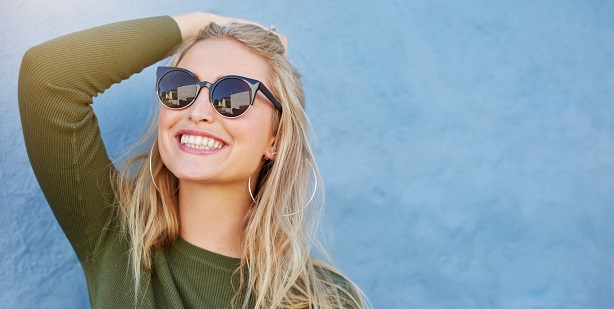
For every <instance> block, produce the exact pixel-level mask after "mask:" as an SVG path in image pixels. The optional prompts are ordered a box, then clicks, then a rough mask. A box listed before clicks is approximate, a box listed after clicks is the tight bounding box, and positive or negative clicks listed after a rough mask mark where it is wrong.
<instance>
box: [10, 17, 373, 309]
mask: <svg viewBox="0 0 614 309" xmlns="http://www.w3.org/2000/svg"><path fill="white" fill-rule="evenodd" d="M237 22H238V23H237ZM201 29H202V31H201ZM283 42H285V38H283V36H281V35H279V34H278V33H276V32H274V31H273V30H270V29H264V28H262V27H261V26H258V25H255V24H253V23H251V22H247V21H244V20H237V19H231V18H226V17H222V16H217V15H213V14H206V13H192V14H186V15H181V16H176V17H172V18H171V17H155V18H149V19H142V20H134V21H128V22H123V23H116V24H111V25H107V26H103V27H98V28H93V29H89V30H85V31H81V32H77V33H73V34H70V35H67V36H64V37H60V38H57V39H55V40H51V41H49V42H47V43H44V44H41V45H39V46H36V47H34V48H32V49H30V50H29V51H28V52H27V53H26V55H25V56H24V59H23V63H22V67H21V72H20V77H19V103H20V111H21V118H22V126H23V130H24V137H25V140H26V146H27V150H28V155H29V157H30V161H31V162H32V166H33V169H34V171H35V174H36V176H37V179H38V181H39V183H40V185H41V188H42V189H43V192H44V193H45V196H46V198H47V200H48V202H49V204H50V205H51V207H52V209H53V212H54V214H55V216H56V218H57V219H58V221H59V223H60V225H61V226H62V229H63V230H64V232H65V233H66V235H67V237H68V239H69V240H70V242H71V244H72V246H73V247H74V249H75V251H76V253H77V256H78V258H79V260H80V262H81V264H82V266H83V269H84V271H85V275H86V279H87V282H88V289H89V295H90V301H91V304H92V307H96V308H98V307H104V308H124V307H126V308H128V307H130V308H134V307H139V308H140V307H143V308H151V307H160V308H182V307H190V308H228V307H235V308H306V307H311V308H360V307H362V306H363V304H362V302H361V300H360V297H359V296H358V294H357V293H358V291H359V290H358V289H357V288H356V287H355V286H354V285H353V284H352V283H351V281H349V280H348V279H346V278H345V277H343V276H342V275H340V274H339V272H338V271H336V270H335V269H334V268H332V267H331V266H328V265H326V264H325V263H322V262H320V261H318V260H317V259H315V258H314V257H312V256H311V255H310V248H311V247H312V246H318V243H317V241H316V240H315V229H316V227H317V221H318V220H317V219H318V216H319V215H320V213H321V206H320V203H319V200H321V195H322V193H321V190H320V189H321V187H322V186H321V185H320V186H318V183H319V181H318V178H319V174H318V172H317V167H316V164H315V162H314V160H313V154H312V152H311V149H310V147H309V141H308V139H309V136H310V131H309V125H308V120H307V118H306V115H305V112H304V109H303V105H304V97H303V93H302V87H301V83H300V78H299V75H298V73H297V72H296V70H295V69H294V68H293V67H292V65H291V64H290V63H289V62H288V60H287V58H286V56H285V52H286V48H285V46H284V43H283ZM171 50H174V58H173V61H172V63H171V65H170V66H169V67H160V68H158V79H157V83H156V91H157V94H158V98H159V100H160V102H161V103H162V104H161V105H162V107H161V108H160V110H159V114H158V122H157V126H153V127H152V130H150V133H149V134H148V135H146V136H145V137H144V138H143V140H142V141H141V143H145V144H150V145H151V148H150V150H148V151H147V152H146V153H143V154H141V155H138V156H136V157H134V158H132V159H131V160H128V162H127V164H126V165H124V166H123V167H122V168H121V169H120V170H119V171H117V170H116V169H115V168H114V167H113V165H112V164H111V162H110V161H109V159H108V156H107V154H106V151H105V149H104V145H103V143H102V140H101V137H100V132H99V129H98V126H97V122H96V118H95V116H94V114H93V112H92V109H91V107H90V104H91V103H92V98H93V97H94V96H96V95H97V94H98V93H100V92H103V91H104V90H105V89H107V88H109V87H110V86H111V85H112V84H113V83H117V82H120V81H121V80H123V79H126V78H128V77H129V76H130V75H132V74H134V73H137V72H140V71H141V70H142V69H143V68H145V67H147V66H149V65H151V64H153V63H155V62H157V61H159V60H161V59H163V58H164V57H165V56H166V55H167V54H168V53H169V51H171ZM120 104H125V105H126V110H129V108H130V104H135V103H134V102H120Z"/></svg>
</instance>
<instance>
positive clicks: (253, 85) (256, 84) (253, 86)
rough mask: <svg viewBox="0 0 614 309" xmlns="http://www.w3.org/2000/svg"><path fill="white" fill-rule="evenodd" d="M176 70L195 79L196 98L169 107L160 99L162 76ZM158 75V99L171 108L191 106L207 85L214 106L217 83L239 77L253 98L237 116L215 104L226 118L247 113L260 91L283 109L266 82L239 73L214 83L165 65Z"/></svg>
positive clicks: (178, 108)
mask: <svg viewBox="0 0 614 309" xmlns="http://www.w3.org/2000/svg"><path fill="white" fill-rule="evenodd" d="M174 71H181V72H185V73H187V74H188V75H190V76H191V77H192V78H193V79H194V84H195V85H196V95H195V96H194V99H192V101H191V102H190V103H188V104H187V105H186V106H183V107H169V106H167V105H166V104H164V103H162V100H161V99H160V81H161V80H162V78H163V77H164V75H166V74H168V73H170V72H174ZM156 77H157V82H156V94H157V95H158V101H160V103H161V104H162V105H163V106H164V107H166V108H168V109H171V110H181V109H184V108H187V107H189V106H190V105H192V103H194V101H196V98H198V95H199V94H200V90H201V89H202V88H203V87H207V88H209V102H210V103H211V105H212V106H213V101H212V100H211V98H212V97H213V91H215V87H217V85H218V84H219V83H221V82H222V81H224V80H227V79H238V80H240V81H242V82H244V83H246V84H247V85H248V86H249V88H250V90H251V98H250V102H249V106H248V107H247V109H246V110H245V111H244V112H243V113H241V114H240V115H237V116H226V115H224V114H222V113H220V112H219V111H218V110H217V109H216V108H215V106H213V109H214V110H215V111H216V112H217V113H218V114H219V115H220V116H222V117H225V118H237V117H241V116H242V115H243V114H245V113H247V111H248V110H249V108H250V107H251V106H252V105H254V100H255V99H256V95H257V92H258V91H261V92H262V94H264V96H265V97H267V99H269V101H271V103H273V105H274V106H275V108H277V109H278V110H279V111H280V112H281V111H282V108H281V104H279V101H277V99H276V98H275V96H274V95H273V93H271V92H270V91H269V89H267V88H266V86H264V84H263V83H262V82H261V81H258V80H255V79H251V78H247V77H244V76H239V75H227V76H223V77H221V78H220V79H218V80H216V81H215V82H213V83H210V82H208V81H202V82H201V81H199V80H198V78H196V75H194V73H192V72H191V71H189V70H187V69H184V68H178V67H163V66H160V67H158V70H157V72H156Z"/></svg>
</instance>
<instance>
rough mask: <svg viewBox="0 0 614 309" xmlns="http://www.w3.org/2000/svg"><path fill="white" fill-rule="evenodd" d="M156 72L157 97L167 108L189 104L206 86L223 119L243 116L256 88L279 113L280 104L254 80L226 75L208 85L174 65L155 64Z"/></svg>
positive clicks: (180, 107)
mask: <svg viewBox="0 0 614 309" xmlns="http://www.w3.org/2000/svg"><path fill="white" fill-rule="evenodd" d="M156 75H157V78H158V83H157V84H156V91H157V93H158V99H160V102H161V103H162V104H164V106H166V107H168V108H170V109H184V108H186V107H188V106H190V104H192V103H194V101H196V97H197V96H198V94H199V93H200V90H201V89H202V88H203V87H207V88H209V101H210V102H211V104H212V105H213V108H214V109H215V110H216V111H217V112H218V113H219V114H220V115H222V116H224V117H226V118H236V117H239V116H241V115H243V114H244V113H245V112H246V111H247V110H248V109H249V107H250V106H252V105H253V104H254V99H255V98H256V93H257V92H258V91H261V92H262V93H263V94H264V95H265V96H266V97H267V99H269V101H271V103H273V105H275V107H276V108H277V109H278V110H279V111H280V112H281V104H279V102H278V101H277V99H275V97H274V96H273V94H272V93H271V92H270V91H269V90H268V89H267V88H266V87H265V86H264V84H263V83H261V82H260V81H257V80H255V79H251V78H247V77H242V76H236V75H229V76H224V77H222V78H220V79H218V80H217V81H215V82H214V83H213V84H212V83H210V82H207V81H202V82H201V81H198V79H197V78H196V76H195V75H194V73H192V72H190V71H188V70H186V69H182V68H175V67H158V71H157V74H156Z"/></svg>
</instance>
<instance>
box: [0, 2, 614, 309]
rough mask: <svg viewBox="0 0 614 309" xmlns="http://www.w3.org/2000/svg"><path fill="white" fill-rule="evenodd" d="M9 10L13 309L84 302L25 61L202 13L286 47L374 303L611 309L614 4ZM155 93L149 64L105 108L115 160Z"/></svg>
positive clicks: (3, 267) (336, 244) (335, 212)
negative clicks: (21, 96)
mask: <svg viewBox="0 0 614 309" xmlns="http://www.w3.org/2000/svg"><path fill="white" fill-rule="evenodd" d="M6 2H7V1H4V2H3V3H2V4H0V41H1V42H2V44H1V45H0V55H1V57H0V61H1V64H2V73H3V74H2V75H1V76H0V81H1V84H2V85H3V87H2V93H3V95H2V96H1V97H0V129H1V130H2V134H1V135H0V145H2V147H1V150H0V166H1V168H0V179H3V183H2V185H0V201H2V204H3V205H2V207H1V208H0V209H1V210H2V215H1V216H0V235H1V237H0V248H1V249H0V250H1V254H2V258H1V259H0V307H6V308H34V307H45V308H80V307H87V306H88V299H87V288H86V287H85V281H84V278H83V274H82V272H81V269H80V267H79V265H78V262H77V261H76V257H75V255H74V253H73V252H72V250H71V247H70V245H69V244H68V242H67V240H66V239H65V236H64V235H63V234H62V232H61V230H60V229H59V227H58V226H57V223H56V222H55V219H54V218H53V216H52V214H51V212H50V210H49V209H48V208H47V205H46V202H45V200H44V198H43V196H42V194H41V192H40V189H39V188H38V185H37V183H36V180H35V178H34V176H33V173H32V171H31V168H30V166H29V163H28V159H27V156H26V152H25V148H24V145H23V138H22V135H21V128H20V122H19V116H18V111H17V91H16V86H17V85H16V84H17V73H18V69H19V63H20V59H21V56H22V55H23V53H24V52H25V51H26V50H27V48H28V47H30V46H33V45H35V44H37V43H40V42H42V41H45V40H48V39H51V38H53V37H56V36H59V35H61V34H65V33H69V32H72V31H76V30H79V29H83V28H86V27H92V26H96V25H100V24H104V23H108V22H113V21H119V20H124V19H131V18H138V17H146V16H151V15H163V14H171V15H172V14H178V13H183V12H188V11H193V10H206V11H212V12H216V13H220V14H226V15H236V16H239V17H243V18H248V19H254V20H257V21H259V22H261V23H263V24H275V25H276V26H277V28H278V29H279V30H280V31H281V32H283V33H284V34H286V35H287V36H288V37H289V38H290V52H289V56H290V57H291V58H292V59H293V61H294V63H295V64H296V65H297V66H298V67H299V69H300V70H301V72H302V73H303V75H304V83H305V88H306V91H307V95H308V105H309V106H308V112H309V114H310V116H311V117H312V120H313V123H314V126H315V130H316V133H317V136H318V140H319V144H318V147H317V155H318V161H319V163H320V166H321V168H322V172H323V175H324V178H325V181H326V189H327V207H328V209H327V218H328V222H329V224H330V228H331V230H332V232H333V234H334V240H333V242H332V243H331V248H332V252H333V257H334V258H335V260H336V262H337V265H338V266H339V268H341V269H342V270H343V271H345V272H346V273H347V274H348V275H349V276H350V277H351V278H353V279H354V280H355V281H356V282H357V283H358V284H359V285H360V286H361V287H362V288H363V289H364V290H365V292H366V293H367V294H368V295H369V296H370V298H371V300H372V302H373V304H374V306H375V307H376V308H612V307H614V297H613V289H614V287H613V272H614V268H613V266H614V223H613V222H614V18H613V16H614V3H613V2H611V1H565V0H562V1H556V2H555V1H498V2H496V3H495V2H493V1H478V0H472V1H463V2H462V3H461V2H454V3H450V2H451V1H432V0H431V1H427V0H421V1H411V2H410V1H401V0H384V1H378V2H377V4H376V2H375V1H369V2H366V1H363V2H365V3H362V4H361V3H358V2H356V1H350V0H347V1H325V0H316V1H275V2H274V1H259V2H258V3H256V2H251V1H249V2H248V1H216V3H212V2H211V1H146V0H135V1H130V2H128V1H118V0H112V1H96V2H94V1H88V2H89V3H88V2H85V3H84V2H81V1H76V0H75V1H67V0H65V1H42V0H32V1H11V2H10V3H6ZM124 3H129V4H124ZM153 82H154V72H153V70H151V69H148V70H146V71H144V73H142V74H140V75H138V76H134V77H133V78H132V79H130V80H129V81H127V82H125V83H122V84H120V85H116V86H113V87H112V88H111V90H109V91H107V92H106V93H104V94H102V95H100V96H99V98H98V99H97V100H96V101H95V102H96V111H97V113H98V115H99V118H100V119H101V121H100V122H101V125H102V130H103V134H104V138H105V141H106V144H107V148H108V150H109V152H110V153H111V154H112V155H113V156H118V155H119V154H121V153H122V150H123V149H125V148H126V147H128V146H129V145H130V144H131V143H133V142H134V141H135V139H136V138H137V136H138V134H139V133H140V132H141V131H142V130H141V128H142V127H143V126H144V125H145V121H146V119H147V114H148V112H149V110H150V109H151V106H152V104H155V101H154V100H153V98H152V91H151V89H152V88H151V85H152V83H153ZM135 102H136V103H135ZM127 105H129V106H130V110H131V111H133V112H132V113H126V112H125V107H126V106H127ZM41 305H42V306H41Z"/></svg>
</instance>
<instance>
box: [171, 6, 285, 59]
mask: <svg viewBox="0 0 614 309" xmlns="http://www.w3.org/2000/svg"><path fill="white" fill-rule="evenodd" d="M173 19H174V20H175V22H177V25H179V29H180V30H181V39H182V40H183V41H185V40H187V39H189V38H191V37H194V36H196V35H198V32H199V31H200V30H201V29H203V28H204V27H206V26H207V25H209V24H210V23H212V22H213V23H216V24H218V25H224V24H228V23H242V24H252V25H256V26H259V27H261V28H262V29H265V30H269V31H271V32H272V33H274V34H276V35H277V36H278V37H279V39H280V40H281V43H282V44H283V45H284V48H285V50H286V53H288V39H287V38H286V37H285V36H283V35H282V34H281V33H279V32H277V30H274V29H269V28H268V27H265V26H263V25H261V24H259V23H257V22H253V21H250V20H246V19H241V18H234V17H226V16H221V15H216V14H212V13H205V12H194V13H188V14H183V15H177V16H173Z"/></svg>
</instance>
